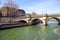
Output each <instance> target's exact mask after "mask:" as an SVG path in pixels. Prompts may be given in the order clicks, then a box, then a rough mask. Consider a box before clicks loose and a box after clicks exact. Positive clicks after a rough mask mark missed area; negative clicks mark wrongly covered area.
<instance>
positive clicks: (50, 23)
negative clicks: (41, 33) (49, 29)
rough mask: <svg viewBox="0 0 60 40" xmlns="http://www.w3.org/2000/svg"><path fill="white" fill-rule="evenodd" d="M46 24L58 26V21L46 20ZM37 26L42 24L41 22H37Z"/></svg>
mask: <svg viewBox="0 0 60 40" xmlns="http://www.w3.org/2000/svg"><path fill="white" fill-rule="evenodd" d="M47 24H48V26H58V21H48V22H47ZM37 25H38V26H43V23H39V24H37Z"/></svg>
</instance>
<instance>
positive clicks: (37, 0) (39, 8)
mask: <svg viewBox="0 0 60 40" xmlns="http://www.w3.org/2000/svg"><path fill="white" fill-rule="evenodd" d="M0 1H1V3H0V7H1V6H2V4H3V3H5V2H7V0H0ZM13 1H14V2H15V3H16V4H17V5H18V6H19V9H23V10H25V12H26V13H32V12H36V13H37V14H42V13H44V14H45V13H47V14H52V13H53V14H54V13H55V14H57V13H58V14H59V13H60V0H13Z"/></svg>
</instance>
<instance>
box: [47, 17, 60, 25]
mask: <svg viewBox="0 0 60 40" xmlns="http://www.w3.org/2000/svg"><path fill="white" fill-rule="evenodd" d="M51 19H55V20H56V21H57V22H58V25H59V20H60V19H59V18H56V17H51V18H48V21H49V20H51Z"/></svg>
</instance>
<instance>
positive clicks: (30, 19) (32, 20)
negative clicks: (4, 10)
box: [12, 14, 60, 26]
mask: <svg viewBox="0 0 60 40" xmlns="http://www.w3.org/2000/svg"><path fill="white" fill-rule="evenodd" d="M51 19H55V20H56V21H58V25H60V15H47V14H46V15H32V16H31V15H28V16H25V17H17V18H14V19H12V21H15V22H16V21H19V22H23V23H27V24H28V25H35V24H38V23H43V25H45V26H47V25H48V21H49V20H51Z"/></svg>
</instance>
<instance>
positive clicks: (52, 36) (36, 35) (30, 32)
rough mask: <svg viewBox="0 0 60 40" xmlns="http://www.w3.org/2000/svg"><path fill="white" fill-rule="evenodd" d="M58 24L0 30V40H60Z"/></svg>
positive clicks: (49, 23) (50, 23)
mask: <svg viewBox="0 0 60 40" xmlns="http://www.w3.org/2000/svg"><path fill="white" fill-rule="evenodd" d="M57 24H58V22H55V21H53V22H48V26H43V24H38V25H33V26H24V27H18V28H12V29H5V30H0V40H60V26H59V25H57Z"/></svg>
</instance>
